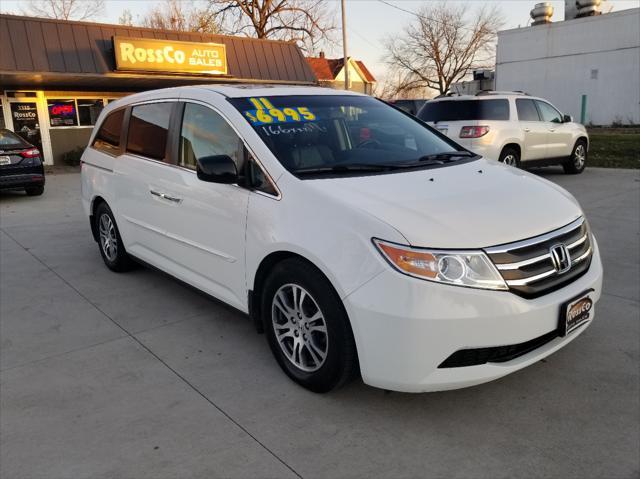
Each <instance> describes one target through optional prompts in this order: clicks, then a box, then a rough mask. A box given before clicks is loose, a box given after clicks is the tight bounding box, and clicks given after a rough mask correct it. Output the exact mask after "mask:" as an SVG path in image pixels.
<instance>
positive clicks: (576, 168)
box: [562, 139, 587, 175]
mask: <svg viewBox="0 0 640 479" xmlns="http://www.w3.org/2000/svg"><path fill="white" fill-rule="evenodd" d="M586 166H587V142H586V141H585V140H584V139H580V140H578V141H576V144H575V146H574V147H573V151H572V152H571V156H570V157H569V159H568V160H567V161H565V162H564V163H563V164H562V167H563V168H564V172H565V173H567V174H568V175H577V174H579V173H582V172H583V171H584V169H585V167H586Z"/></svg>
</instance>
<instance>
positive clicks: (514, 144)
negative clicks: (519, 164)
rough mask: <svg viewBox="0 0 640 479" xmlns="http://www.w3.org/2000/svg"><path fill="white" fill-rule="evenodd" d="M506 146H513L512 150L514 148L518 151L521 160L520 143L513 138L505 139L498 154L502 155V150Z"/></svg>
mask: <svg viewBox="0 0 640 479" xmlns="http://www.w3.org/2000/svg"><path fill="white" fill-rule="evenodd" d="M506 148H513V149H514V150H516V151H517V152H518V155H519V156H520V160H522V147H521V146H520V143H517V142H515V141H513V140H511V141H507V142H506V143H505V144H504V145H502V148H500V156H502V152H503V151H504V150H505V149H506Z"/></svg>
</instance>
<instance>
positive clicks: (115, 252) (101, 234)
mask: <svg viewBox="0 0 640 479" xmlns="http://www.w3.org/2000/svg"><path fill="white" fill-rule="evenodd" d="M94 221H95V222H96V224H95V228H96V231H97V232H98V246H99V248H100V255H101V256H102V260H103V261H104V264H106V265H107V267H108V268H109V269H110V270H111V271H115V272H117V273H121V272H124V271H129V270H131V269H132V268H134V267H135V262H134V261H133V260H132V259H131V257H130V256H129V255H128V254H127V251H126V250H125V248H124V244H123V243H122V238H121V237H120V231H119V230H118V226H117V225H116V220H115V218H114V217H113V213H112V212H111V208H109V206H108V205H107V204H106V203H100V204H99V205H98V207H97V208H96V212H95V215H94Z"/></svg>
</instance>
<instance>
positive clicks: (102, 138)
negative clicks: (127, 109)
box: [93, 109, 124, 155]
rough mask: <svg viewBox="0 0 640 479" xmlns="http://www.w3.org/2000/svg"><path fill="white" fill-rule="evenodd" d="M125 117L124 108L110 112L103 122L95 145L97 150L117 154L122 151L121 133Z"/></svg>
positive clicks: (94, 142) (94, 141)
mask: <svg viewBox="0 0 640 479" xmlns="http://www.w3.org/2000/svg"><path fill="white" fill-rule="evenodd" d="M123 119H124V109H122V110H117V111H114V112H113V113H110V114H109V115H108V116H107V117H106V118H105V119H104V121H103V122H102V125H101V126H100V129H99V130H98V133H96V137H95V140H93V147H94V148H95V149H96V150H100V151H103V152H105V153H109V154H111V155H117V154H118V153H119V151H120V133H121V131H122V120H123Z"/></svg>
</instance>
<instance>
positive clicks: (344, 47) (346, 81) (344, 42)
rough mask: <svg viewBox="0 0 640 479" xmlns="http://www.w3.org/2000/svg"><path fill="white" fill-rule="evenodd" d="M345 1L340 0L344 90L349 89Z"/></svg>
mask: <svg viewBox="0 0 640 479" xmlns="http://www.w3.org/2000/svg"><path fill="white" fill-rule="evenodd" d="M346 8H347V7H346V0H342V50H343V55H344V58H343V62H344V89H345V90H348V89H349V57H348V56H347V18H346V14H345V10H346Z"/></svg>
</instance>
